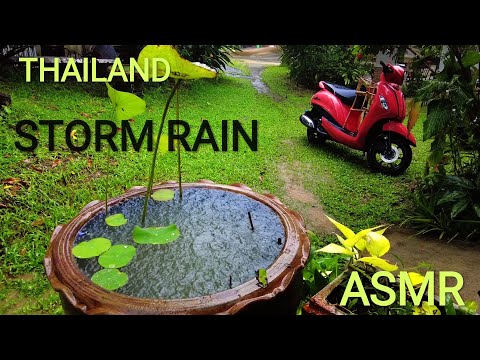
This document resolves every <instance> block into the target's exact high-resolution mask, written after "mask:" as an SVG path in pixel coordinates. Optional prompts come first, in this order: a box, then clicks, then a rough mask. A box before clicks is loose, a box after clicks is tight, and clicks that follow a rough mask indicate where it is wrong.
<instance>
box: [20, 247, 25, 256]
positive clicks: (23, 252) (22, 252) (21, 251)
mask: <svg viewBox="0 0 480 360" xmlns="http://www.w3.org/2000/svg"><path fill="white" fill-rule="evenodd" d="M26 252H27V249H25V248H23V249H22V250H20V252H19V253H20V256H23V255H25V253H26Z"/></svg>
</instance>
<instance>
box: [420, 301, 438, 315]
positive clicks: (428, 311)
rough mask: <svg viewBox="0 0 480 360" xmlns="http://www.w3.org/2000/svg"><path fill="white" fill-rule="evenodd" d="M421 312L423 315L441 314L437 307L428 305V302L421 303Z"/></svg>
mask: <svg viewBox="0 0 480 360" xmlns="http://www.w3.org/2000/svg"><path fill="white" fill-rule="evenodd" d="M422 310H423V311H424V313H425V314H426V315H442V313H441V312H440V310H439V309H438V307H436V306H435V305H433V304H432V305H430V304H429V303H428V302H426V301H422Z"/></svg>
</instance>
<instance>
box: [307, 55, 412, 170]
mask: <svg viewBox="0 0 480 360" xmlns="http://www.w3.org/2000/svg"><path fill="white" fill-rule="evenodd" d="M381 64H382V67H383V70H382V73H381V75H380V81H379V82H378V83H377V84H372V83H369V82H368V81H366V80H363V79H360V80H359V83H358V86H357V88H356V89H350V88H347V87H345V86H341V85H335V84H331V83H328V82H325V81H320V83H319V86H320V91H319V92H317V93H316V94H315V95H313V97H312V100H311V105H312V110H309V111H308V110H307V111H305V113H304V114H303V115H301V116H300V121H301V123H302V124H303V125H305V126H306V127H307V138H308V141H309V142H311V143H317V144H318V143H323V142H324V141H325V140H333V141H336V142H338V143H341V144H344V145H347V146H349V147H351V148H353V149H357V150H362V151H364V152H366V153H367V161H368V165H369V166H370V167H371V168H372V169H373V170H375V171H379V172H382V173H384V174H389V175H399V174H402V173H403V172H404V171H405V170H406V169H407V168H408V166H409V165H410V162H411V161H412V149H411V148H410V146H416V140H415V137H414V136H413V135H412V133H411V132H409V131H408V130H407V128H406V126H405V125H403V124H402V122H403V120H404V119H405V116H406V108H405V98H404V96H403V93H402V89H401V85H402V83H403V78H404V73H405V70H404V69H403V68H402V67H401V66H398V65H395V66H394V65H391V64H388V65H385V63H383V62H381Z"/></svg>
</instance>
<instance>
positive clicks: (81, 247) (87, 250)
mask: <svg viewBox="0 0 480 360" xmlns="http://www.w3.org/2000/svg"><path fill="white" fill-rule="evenodd" d="M110 246H112V242H111V241H110V240H108V239H105V238H95V239H92V240H89V241H82V242H81V243H80V244H77V245H76V246H74V247H73V249H72V253H73V256H75V257H77V258H79V259H90V258H92V257H95V256H99V255H101V254H103V253H104V252H105V251H107V250H108V249H109V248H110Z"/></svg>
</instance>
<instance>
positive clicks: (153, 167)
mask: <svg viewBox="0 0 480 360" xmlns="http://www.w3.org/2000/svg"><path fill="white" fill-rule="evenodd" d="M179 85H180V81H175V85H174V86H173V89H172V91H171V92H170V95H169V96H168V99H167V103H166V104H165V108H164V109H163V115H162V121H161V122H160V128H159V129H158V134H157V142H156V143H155V149H154V150H153V159H152V166H151V168H150V177H149V178H148V186H147V193H146V194H145V203H144V205H143V214H142V227H145V218H146V217H147V208H148V200H149V199H150V196H151V195H152V187H153V176H154V174H155V163H156V162H157V153H158V147H159V145H160V139H161V137H162V130H163V125H164V124H165V118H166V117H167V112H168V107H169V106H170V102H171V101H172V98H173V95H175V92H176V91H177V88H178V86H179Z"/></svg>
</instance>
